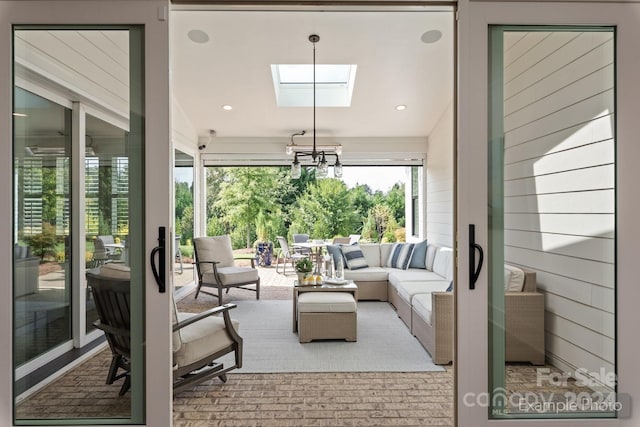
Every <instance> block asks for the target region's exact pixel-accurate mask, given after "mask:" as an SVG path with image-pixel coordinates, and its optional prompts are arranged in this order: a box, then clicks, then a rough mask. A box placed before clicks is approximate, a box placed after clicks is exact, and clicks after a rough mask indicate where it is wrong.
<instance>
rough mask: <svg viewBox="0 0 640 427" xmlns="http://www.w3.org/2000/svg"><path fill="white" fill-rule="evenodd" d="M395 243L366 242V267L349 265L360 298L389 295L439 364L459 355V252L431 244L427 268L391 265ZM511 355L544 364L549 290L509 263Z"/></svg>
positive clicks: (508, 336)
mask: <svg viewBox="0 0 640 427" xmlns="http://www.w3.org/2000/svg"><path fill="white" fill-rule="evenodd" d="M392 248H393V244H392V243H382V244H362V245H360V249H361V250H362V254H363V255H364V258H365V259H366V262H367V265H368V266H367V267H366V268H361V269H357V270H348V269H347V270H345V278H347V279H350V280H353V281H354V282H356V284H357V285H358V300H379V301H389V302H390V303H391V304H392V305H393V306H394V307H395V308H396V310H397V312H398V316H399V317H400V318H401V319H402V321H403V322H404V323H405V324H406V325H407V327H408V328H409V330H410V331H411V333H412V334H413V335H414V336H415V337H416V338H417V339H418V340H419V341H420V343H421V344H422V345H423V346H424V347H425V348H426V350H427V351H428V352H429V354H431V357H432V359H433V361H434V362H435V363H437V364H447V363H450V362H451V361H452V359H453V340H454V295H453V292H451V290H452V285H453V280H452V279H453V270H454V255H453V251H452V249H451V248H448V247H443V246H437V245H432V244H429V245H428V246H427V251H426V256H425V268H408V269H399V268H392V267H388V266H387V265H388V262H387V260H388V259H389V255H390V253H391V251H392ZM505 284H506V286H505V325H506V328H505V329H506V334H505V340H506V342H505V345H506V360H507V361H510V362H531V363H532V364H534V365H540V364H544V353H545V351H544V295H542V294H541V293H539V292H537V290H536V274H535V272H532V271H527V270H524V269H521V268H518V267H514V266H509V265H505Z"/></svg>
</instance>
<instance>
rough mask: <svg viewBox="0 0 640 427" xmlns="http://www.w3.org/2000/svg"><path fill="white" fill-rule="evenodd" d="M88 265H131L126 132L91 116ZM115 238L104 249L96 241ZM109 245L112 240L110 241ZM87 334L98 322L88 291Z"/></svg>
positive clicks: (87, 179)
mask: <svg viewBox="0 0 640 427" xmlns="http://www.w3.org/2000/svg"><path fill="white" fill-rule="evenodd" d="M85 119H86V120H85V121H86V139H85V147H86V148H85V160H84V163H85V168H84V169H85V215H84V217H85V244H86V248H87V251H86V256H85V261H86V265H87V268H97V267H100V266H101V265H104V264H106V263H117V264H122V265H129V256H128V255H129V246H128V236H129V209H128V206H129V197H128V195H129V192H128V190H129V168H128V160H129V159H128V157H127V152H126V137H127V132H126V130H125V129H122V128H120V127H118V126H115V125H113V124H111V123H108V122H106V121H105V120H101V119H99V118H97V117H94V116H92V115H91V114H86V115H85ZM103 236H112V237H113V243H107V245H109V246H107V247H104V248H103V247H102V246H101V245H100V244H98V242H96V240H97V239H98V238H101V239H103V238H104V237H103ZM109 241H110V240H109ZM87 292H88V293H89V295H87V301H89V302H88V303H87V306H86V313H87V317H86V328H87V333H88V332H90V331H92V330H94V329H95V326H94V325H93V322H95V321H96V320H98V317H97V312H96V309H95V304H92V298H91V294H90V292H91V289H90V288H88V289H87Z"/></svg>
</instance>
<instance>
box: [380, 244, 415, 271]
mask: <svg viewBox="0 0 640 427" xmlns="http://www.w3.org/2000/svg"><path fill="white" fill-rule="evenodd" d="M414 247H415V245H414V244H413V243H394V244H393V247H392V248H391V253H390V254H389V259H388V260H387V265H386V266H387V267H391V268H400V269H402V270H406V269H407V268H409V261H410V260H411V254H412V253H413V248H414Z"/></svg>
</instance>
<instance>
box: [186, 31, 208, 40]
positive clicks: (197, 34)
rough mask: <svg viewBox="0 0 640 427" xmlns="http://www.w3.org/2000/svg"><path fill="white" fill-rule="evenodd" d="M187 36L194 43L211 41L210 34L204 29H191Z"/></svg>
mask: <svg viewBox="0 0 640 427" xmlns="http://www.w3.org/2000/svg"><path fill="white" fill-rule="evenodd" d="M187 36H188V37H189V39H190V40H191V41H192V42H194V43H206V42H208V41H209V34H207V33H205V32H204V31H202V30H191V31H189V32H188V33H187Z"/></svg>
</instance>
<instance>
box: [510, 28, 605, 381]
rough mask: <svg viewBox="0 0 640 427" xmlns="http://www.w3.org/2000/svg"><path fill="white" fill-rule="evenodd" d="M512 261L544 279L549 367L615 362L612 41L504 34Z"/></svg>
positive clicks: (599, 36) (592, 35)
mask: <svg viewBox="0 0 640 427" xmlns="http://www.w3.org/2000/svg"><path fill="white" fill-rule="evenodd" d="M504 82H505V87H504V98H505V101H504V115H505V120H504V129H505V153H504V154H505V170H504V179H505V183H504V195H505V200H504V208H505V259H506V260H507V261H508V262H511V263H514V264H519V265H523V266H526V267H528V268H531V269H533V270H536V271H537V278H538V286H539V288H540V290H541V291H542V292H544V293H545V303H546V316H545V318H546V325H545V329H546V343H547V357H548V359H549V360H550V361H552V362H555V363H558V364H559V365H562V367H563V368H566V367H569V368H572V369H576V368H587V369H589V370H590V371H598V370H599V369H600V367H605V369H608V370H612V369H613V364H614V361H615V354H614V348H615V346H614V340H615V314H614V295H615V259H614V257H615V250H614V249H615V241H614V235H615V216H614V213H615V188H614V186H615V169H614V157H615V143H614V139H613V138H614V126H613V123H614V115H615V112H614V93H613V83H614V67H613V33H603V32H588V33H579V32H556V33H553V32H538V33H523V32H512V33H508V34H505V70H504Z"/></svg>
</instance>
